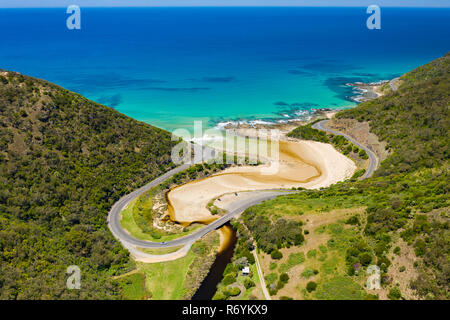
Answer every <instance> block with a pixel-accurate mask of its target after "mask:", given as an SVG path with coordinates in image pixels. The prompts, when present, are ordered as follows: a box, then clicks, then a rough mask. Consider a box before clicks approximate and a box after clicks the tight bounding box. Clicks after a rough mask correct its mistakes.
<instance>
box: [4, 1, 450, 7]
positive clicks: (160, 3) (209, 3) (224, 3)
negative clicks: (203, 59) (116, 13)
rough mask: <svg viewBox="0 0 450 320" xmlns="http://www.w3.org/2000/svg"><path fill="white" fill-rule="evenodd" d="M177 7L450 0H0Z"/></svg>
mask: <svg viewBox="0 0 450 320" xmlns="http://www.w3.org/2000/svg"><path fill="white" fill-rule="evenodd" d="M71 4H75V5H79V6H80V7H132V6H133V7H134V6H137V7H143V6H158V7H177V6H344V7H347V6H357V7H363V6H369V5H372V4H376V5H379V6H380V7H447V8H449V7H450V1H449V0H0V8H26V7H67V6H69V5H71Z"/></svg>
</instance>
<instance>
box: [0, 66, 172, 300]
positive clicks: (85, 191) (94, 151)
mask: <svg viewBox="0 0 450 320" xmlns="http://www.w3.org/2000/svg"><path fill="white" fill-rule="evenodd" d="M172 145H173V142H171V137H170V135H169V134H168V133H167V132H165V131H163V130H160V129H157V128H154V127H152V126H149V125H147V124H144V123H141V122H138V121H135V120H133V119H131V118H128V117H126V116H125V115H122V114H120V113H118V112H116V111H114V110H113V109H110V108H107V107H104V106H101V105H98V104H96V103H93V102H91V101H89V100H87V99H84V98H83V97H81V96H79V95H77V94H74V93H72V92H69V91H67V90H64V89H62V88H60V87H58V86H56V85H53V84H50V83H48V82H45V81H42V80H37V79H34V78H30V77H26V76H23V75H20V74H17V73H12V72H9V73H6V72H2V73H1V74H0V298H1V299H55V298H57V299H69V298H81V299H90V298H102V299H104V298H106V299H113V298H118V297H119V296H120V295H119V293H118V291H119V287H118V286H117V284H115V283H114V282H113V281H112V280H111V275H115V274H118V273H120V272H121V271H123V270H124V269H126V268H127V267H129V264H130V261H129V258H128V253H127V251H125V250H124V249H123V248H122V247H121V246H120V245H119V243H118V242H116V241H115V240H114V239H113V237H112V235H111V234H110V232H109V230H107V227H106V216H107V214H108V211H109V208H110V207H111V205H112V204H113V203H114V202H115V201H116V200H117V199H118V198H119V197H120V196H122V195H124V194H125V193H128V192H130V191H132V190H134V189H136V188H137V187H139V186H141V185H143V184H144V183H146V182H148V181H150V180H152V179H153V178H154V177H156V176H157V175H160V174H161V173H162V172H164V171H166V170H167V168H169V167H171V166H172V164H171V161H170V150H171V147H172ZM70 265H78V266H79V267H80V268H81V272H82V278H81V281H82V282H81V290H67V289H66V283H65V282H66V277H67V276H66V274H65V272H66V268H67V267H68V266H70Z"/></svg>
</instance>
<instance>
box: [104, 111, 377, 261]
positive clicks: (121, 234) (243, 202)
mask: <svg viewBox="0 0 450 320" xmlns="http://www.w3.org/2000/svg"><path fill="white" fill-rule="evenodd" d="M327 122H328V120H323V121H320V122H317V123H315V124H314V125H313V126H312V127H313V128H314V129H318V130H323V131H326V132H330V133H333V134H336V135H341V136H343V137H344V138H346V139H348V140H349V141H351V142H352V143H354V144H355V145H357V146H358V147H359V148H361V149H363V150H365V151H366V152H367V154H368V156H369V159H370V163H369V167H368V169H367V171H366V172H365V174H364V175H363V176H362V179H365V178H368V177H370V176H371V175H372V174H373V172H374V171H375V169H376V168H377V164H378V160H377V157H376V156H375V154H374V153H373V152H372V150H370V149H368V148H367V147H365V146H363V145H361V144H360V143H358V142H357V141H356V140H354V139H353V138H352V137H350V136H348V135H346V134H343V133H340V132H337V131H334V130H332V129H329V128H327V127H326V126H325V124H326V123H327ZM214 156H215V152H214V150H213V149H211V148H204V151H203V160H204V161H206V160H208V159H211V158H214ZM190 166H191V164H189V163H188V164H183V165H180V166H179V167H176V168H174V169H172V170H170V171H168V172H166V173H165V174H163V175H161V176H160V177H158V178H156V179H154V180H153V181H151V182H150V183H148V184H146V185H145V186H143V187H141V188H139V189H137V190H135V191H133V192H132V193H130V194H128V195H126V196H124V197H122V198H121V199H119V200H118V201H117V202H116V203H115V204H114V205H113V206H112V208H111V210H110V212H109V215H108V219H107V222H108V227H109V229H110V230H111V232H112V234H113V235H114V237H115V238H117V239H118V240H119V241H120V242H121V243H122V244H123V245H124V247H126V248H127V249H128V250H130V252H131V253H133V254H134V255H137V256H141V257H149V256H152V255H149V254H145V253H142V251H140V250H139V249H138V248H170V247H177V246H182V245H185V247H184V250H188V249H189V248H190V246H191V245H192V243H194V242H195V241H196V240H199V239H200V238H202V237H203V236H205V235H206V234H207V233H209V232H211V231H213V230H216V229H218V228H220V227H221V226H223V225H224V224H225V223H227V222H228V221H230V220H231V219H232V218H234V217H237V216H238V215H239V214H241V213H242V212H243V211H244V210H245V209H247V208H249V207H251V206H254V205H256V204H259V203H261V202H263V201H265V200H270V199H274V198H276V197H278V196H280V195H286V194H291V193H294V192H295V191H291V190H266V191H258V192H254V193H252V197H247V198H243V199H239V198H238V199H236V201H235V202H233V204H232V206H231V207H230V209H229V210H228V212H227V213H226V214H225V215H224V216H221V217H219V218H218V219H217V220H215V221H213V222H212V223H210V224H208V225H205V226H204V227H202V228H201V229H198V230H196V231H195V232H193V233H191V234H189V235H187V236H184V237H180V238H177V239H174V240H171V241H167V242H152V241H147V240H140V239H136V238H135V237H133V236H132V235H130V234H129V233H128V232H127V231H125V230H124V229H123V228H122V226H121V224H120V219H121V212H122V210H123V209H124V208H126V206H127V205H128V204H129V203H130V202H131V201H132V200H133V199H135V198H136V197H139V196H140V195H142V194H143V193H145V192H146V191H148V190H149V189H151V188H153V187H156V186H157V185H159V184H161V183H163V182H164V181H166V180H168V179H169V178H171V177H172V176H173V175H175V174H177V173H179V172H181V171H184V170H186V169H188V168H189V167H190ZM297 192H298V191H297ZM170 255H174V254H169V255H167V256H168V257H169V256H170Z"/></svg>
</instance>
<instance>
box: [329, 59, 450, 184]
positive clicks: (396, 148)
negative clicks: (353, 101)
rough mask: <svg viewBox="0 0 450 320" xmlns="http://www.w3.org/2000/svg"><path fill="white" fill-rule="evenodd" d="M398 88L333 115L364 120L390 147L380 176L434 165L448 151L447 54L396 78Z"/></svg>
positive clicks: (449, 62) (449, 98) (449, 88)
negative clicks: (388, 155)
mask: <svg viewBox="0 0 450 320" xmlns="http://www.w3.org/2000/svg"><path fill="white" fill-rule="evenodd" d="M399 83H400V85H399V89H398V90H397V91H391V92H390V93H388V94H386V95H385V96H383V97H381V98H379V99H375V100H371V101H368V102H365V103H363V104H360V105H359V106H358V107H357V108H354V109H349V110H346V111H343V112H340V113H339V114H338V115H337V118H353V119H357V120H358V121H368V122H369V124H370V130H371V131H372V132H373V133H375V134H376V135H377V136H378V138H380V139H381V140H383V141H386V142H387V143H388V145H387V148H389V150H390V151H391V152H392V155H391V156H390V157H388V159H386V160H385V161H384V162H383V163H382V164H381V168H380V169H379V170H378V171H377V175H378V176H380V175H381V176H386V175H390V174H393V173H399V172H408V171H412V170H415V169H419V168H424V167H427V168H432V167H435V166H439V165H442V164H443V163H444V162H446V161H448V159H449V156H450V141H449V127H450V110H449V105H450V53H447V54H446V55H445V56H444V57H442V58H439V59H436V60H434V61H432V62H431V63H429V64H426V65H424V66H421V67H419V68H417V69H415V70H413V71H411V72H409V73H406V74H405V75H403V76H402V77H401V78H400V81H399Z"/></svg>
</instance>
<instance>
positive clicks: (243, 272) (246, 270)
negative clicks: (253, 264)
mask: <svg viewBox="0 0 450 320" xmlns="http://www.w3.org/2000/svg"><path fill="white" fill-rule="evenodd" d="M249 273H250V268H249V267H244V268H243V269H242V275H244V276H248V274H249Z"/></svg>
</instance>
